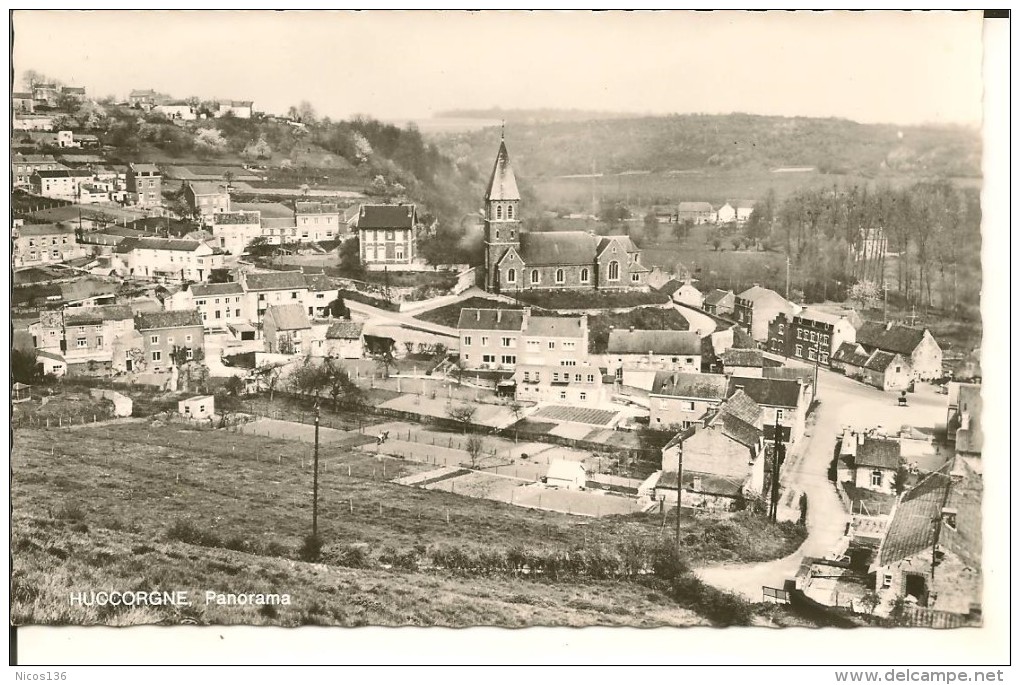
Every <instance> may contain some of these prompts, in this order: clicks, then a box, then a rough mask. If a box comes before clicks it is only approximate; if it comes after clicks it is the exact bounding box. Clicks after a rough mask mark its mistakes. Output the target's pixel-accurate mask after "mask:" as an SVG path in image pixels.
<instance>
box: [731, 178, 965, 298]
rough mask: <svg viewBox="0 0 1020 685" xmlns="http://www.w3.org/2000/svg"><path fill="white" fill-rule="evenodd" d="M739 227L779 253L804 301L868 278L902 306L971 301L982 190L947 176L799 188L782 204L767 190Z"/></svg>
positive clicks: (835, 292) (841, 293)
mask: <svg viewBox="0 0 1020 685" xmlns="http://www.w3.org/2000/svg"><path fill="white" fill-rule="evenodd" d="M744 235H745V236H746V238H747V239H748V240H750V241H755V242H756V243H758V244H760V245H762V246H764V247H766V248H772V249H778V250H781V251H783V252H785V253H786V255H787V256H788V257H789V258H790V260H791V264H792V267H793V268H794V269H795V270H796V271H795V273H796V274H798V275H799V277H800V281H801V283H802V287H803V289H804V291H805V293H806V294H807V296H808V298H809V299H820V298H825V297H827V296H828V297H832V296H836V297H840V298H841V297H845V294H846V289H847V288H849V287H850V286H851V285H852V284H854V283H858V282H862V281H867V282H871V283H875V284H877V285H878V286H879V287H880V288H881V286H882V284H886V285H887V286H888V287H889V289H890V291H895V292H896V293H898V294H899V295H900V296H901V297H902V299H903V301H904V302H905V303H906V304H907V305H916V306H922V307H942V308H948V309H953V310H954V311H960V310H962V309H965V308H969V307H973V306H976V305H977V301H978V297H979V294H980V264H981V260H980V247H981V208H980V198H979V195H978V193H977V191H976V190H974V189H970V188H960V187H957V186H955V185H953V184H952V183H950V182H948V181H944V180H939V181H923V182H918V183H915V184H913V185H911V186H908V187H904V188H891V187H888V186H883V187H879V188H876V189H869V188H868V187H859V186H853V187H850V188H838V187H833V188H825V189H816V190H803V191H800V192H798V193H795V194H793V195H791V196H790V197H788V198H786V199H785V200H784V201H782V202H779V201H777V199H776V197H775V194H774V193H771V192H770V193H769V194H767V195H766V196H765V197H763V198H761V200H760V201H759V202H758V203H757V204H756V205H755V210H754V212H753V213H752V215H751V217H750V219H749V220H748V222H747V223H746V224H745V226H744ZM887 254H892V255H895V259H896V261H895V265H893V264H887V257H886V255H887ZM893 266H894V267H895V270H894V271H893V272H892V273H889V271H890V270H891V269H890V267H893Z"/></svg>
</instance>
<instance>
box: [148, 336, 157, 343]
mask: <svg viewBox="0 0 1020 685" xmlns="http://www.w3.org/2000/svg"><path fill="white" fill-rule="evenodd" d="M149 342H150V343H152V344H153V345H158V344H159V336H158V335H153V336H151V337H150V338H149Z"/></svg>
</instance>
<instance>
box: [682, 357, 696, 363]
mask: <svg viewBox="0 0 1020 685" xmlns="http://www.w3.org/2000/svg"><path fill="white" fill-rule="evenodd" d="M684 361H685V362H686V363H688V364H693V363H694V357H687V358H686V359H685V360H684Z"/></svg>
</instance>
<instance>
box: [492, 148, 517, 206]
mask: <svg viewBox="0 0 1020 685" xmlns="http://www.w3.org/2000/svg"><path fill="white" fill-rule="evenodd" d="M486 187H487V188H488V190H486V191H485V199H486V200H520V199H521V193H520V191H518V190H517V177H516V176H514V169H513V167H512V166H510V153H508V152H507V151H506V142H504V141H503V140H502V139H501V140H500V141H499V151H498V152H497V153H496V161H495V163H493V165H492V173H491V174H490V175H489V185H488V186H486Z"/></svg>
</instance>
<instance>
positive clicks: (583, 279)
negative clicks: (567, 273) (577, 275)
mask: <svg viewBox="0 0 1020 685" xmlns="http://www.w3.org/2000/svg"><path fill="white" fill-rule="evenodd" d="M590 275H591V274H590V273H589V272H588V269H587V267H585V268H583V269H581V282H582V283H587V282H588V280H589V277H590Z"/></svg>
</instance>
